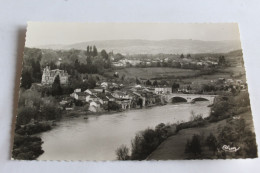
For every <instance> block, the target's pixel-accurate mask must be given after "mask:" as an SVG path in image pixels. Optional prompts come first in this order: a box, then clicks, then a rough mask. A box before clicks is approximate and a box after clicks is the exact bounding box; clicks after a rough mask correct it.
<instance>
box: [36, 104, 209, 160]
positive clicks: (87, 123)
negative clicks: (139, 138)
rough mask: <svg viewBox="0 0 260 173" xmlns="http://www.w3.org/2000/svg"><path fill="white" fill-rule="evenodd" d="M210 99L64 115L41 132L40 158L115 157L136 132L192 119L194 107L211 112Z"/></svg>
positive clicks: (202, 112)
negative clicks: (86, 115)
mask: <svg viewBox="0 0 260 173" xmlns="http://www.w3.org/2000/svg"><path fill="white" fill-rule="evenodd" d="M208 105H209V102H208V101H201V102H196V103H195V104H189V103H180V104H168V105H164V106H157V107H152V108H147V109H137V110H129V111H125V112H120V113H114V114H103V115H98V116H97V115H93V116H89V118H88V119H84V117H82V116H80V117H76V118H70V119H63V120H61V121H59V122H58V123H57V126H56V127H55V128H53V129H52V130H50V131H47V132H44V133H42V134H41V138H42V140H43V142H44V143H43V144H42V147H43V150H44V151H45V152H44V153H43V154H42V155H41V156H40V157H39V158H38V160H116V155H115V150H116V149H117V148H118V147H119V146H120V145H122V144H125V145H127V146H129V147H130V144H131V139H132V138H134V136H135V134H136V133H137V132H139V131H141V130H144V129H146V128H148V127H150V128H154V127H155V126H156V125H158V124H160V123H176V122H178V121H179V122H181V121H189V120H190V117H191V111H194V112H195V113H196V114H202V116H203V117H207V116H209V113H210V108H209V107H207V106H208Z"/></svg>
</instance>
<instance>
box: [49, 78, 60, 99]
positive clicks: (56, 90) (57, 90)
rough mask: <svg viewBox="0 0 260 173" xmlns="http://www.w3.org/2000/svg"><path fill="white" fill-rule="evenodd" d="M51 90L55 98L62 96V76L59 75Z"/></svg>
mask: <svg viewBox="0 0 260 173" xmlns="http://www.w3.org/2000/svg"><path fill="white" fill-rule="evenodd" d="M51 90H52V95H53V96H56V95H62V88H61V85H60V76H59V75H57V76H56V77H55V79H54V82H53V84H52V87H51Z"/></svg>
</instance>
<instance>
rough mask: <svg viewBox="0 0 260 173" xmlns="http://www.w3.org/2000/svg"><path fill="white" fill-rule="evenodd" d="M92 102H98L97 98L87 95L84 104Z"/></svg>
mask: <svg viewBox="0 0 260 173" xmlns="http://www.w3.org/2000/svg"><path fill="white" fill-rule="evenodd" d="M93 101H99V98H98V97H97V96H96V95H88V96H87V97H86V102H88V103H90V102H93Z"/></svg>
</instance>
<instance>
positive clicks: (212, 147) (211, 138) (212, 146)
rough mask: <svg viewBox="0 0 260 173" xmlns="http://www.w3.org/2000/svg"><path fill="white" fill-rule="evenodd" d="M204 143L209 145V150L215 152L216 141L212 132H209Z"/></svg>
mask: <svg viewBox="0 0 260 173" xmlns="http://www.w3.org/2000/svg"><path fill="white" fill-rule="evenodd" d="M206 144H207V146H208V147H209V150H211V151H213V154H215V152H216V151H217V146H218V142H217V139H216V137H215V136H214V135H213V134H212V133H210V135H209V136H208V137H207V139H206Z"/></svg>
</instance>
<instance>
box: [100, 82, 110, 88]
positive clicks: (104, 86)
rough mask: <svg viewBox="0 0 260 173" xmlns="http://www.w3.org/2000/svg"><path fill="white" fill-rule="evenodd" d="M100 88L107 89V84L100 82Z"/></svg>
mask: <svg viewBox="0 0 260 173" xmlns="http://www.w3.org/2000/svg"><path fill="white" fill-rule="evenodd" d="M100 86H101V87H103V88H107V87H108V83H107V82H102V83H101V84H100Z"/></svg>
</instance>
